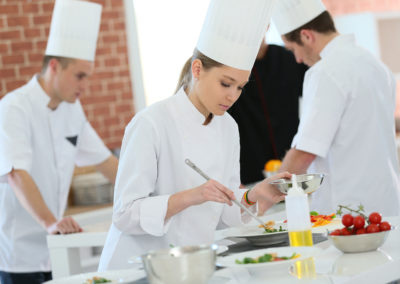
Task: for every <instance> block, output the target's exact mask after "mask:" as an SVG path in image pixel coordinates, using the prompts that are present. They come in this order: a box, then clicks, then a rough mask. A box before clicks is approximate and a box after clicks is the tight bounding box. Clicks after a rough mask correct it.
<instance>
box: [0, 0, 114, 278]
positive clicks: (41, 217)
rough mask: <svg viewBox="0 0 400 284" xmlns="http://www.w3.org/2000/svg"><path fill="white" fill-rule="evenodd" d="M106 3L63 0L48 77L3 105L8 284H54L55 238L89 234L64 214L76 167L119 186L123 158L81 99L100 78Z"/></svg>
mask: <svg viewBox="0 0 400 284" xmlns="http://www.w3.org/2000/svg"><path fill="white" fill-rule="evenodd" d="M100 17H101V5H99V4H95V3H90V2H86V1H75V0H57V1H56V3H55V7H54V11H53V17H52V22H51V29H50V35H49V39H48V43H47V48H46V53H45V57H44V60H43V68H42V72H41V73H40V74H37V75H35V76H33V78H32V79H31V81H30V82H29V83H27V84H26V85H24V86H22V87H21V88H19V89H17V90H15V91H13V92H11V93H9V94H7V95H6V96H5V97H4V98H3V99H2V100H1V101H0V177H1V179H2V180H1V183H0V283H1V284H27V283H29V284H36V283H43V282H44V281H47V280H50V279H51V267H50V260H49V253H48V249H47V242H46V235H47V234H68V233H75V232H80V231H82V229H81V227H80V226H79V224H78V223H77V222H76V221H74V220H73V219H72V218H71V217H63V214H64V210H65V207H66V203H67V197H68V192H69V187H70V184H71V179H72V176H73V171H74V166H75V165H78V166H88V165H96V166H97V169H98V170H100V171H101V172H102V173H103V174H104V175H105V176H106V177H107V178H108V179H109V180H110V181H111V182H114V180H115V176H116V171H117V164H118V160H117V159H116V158H115V157H114V156H113V155H111V153H110V151H109V150H108V149H107V148H106V147H105V145H104V144H103V142H102V141H101V139H100V138H99V136H98V135H97V134H96V132H95V131H94V129H93V128H92V126H91V125H90V123H89V122H88V121H87V119H86V117H85V114H84V112H83V109H82V106H81V104H80V103H79V100H78V97H79V96H80V95H83V94H84V93H85V91H86V89H87V87H88V78H89V77H90V75H91V74H92V73H93V67H94V57H95V51H96V42H97V36H98V32H99V26H100Z"/></svg>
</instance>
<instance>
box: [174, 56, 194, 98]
mask: <svg viewBox="0 0 400 284" xmlns="http://www.w3.org/2000/svg"><path fill="white" fill-rule="evenodd" d="M192 58H193V56H190V58H189V59H188V60H186V62H185V65H183V68H182V71H181V74H180V75H179V80H178V84H177V85H176V90H175V94H176V93H177V92H178V91H179V89H180V88H182V87H183V88H184V89H187V88H188V87H189V85H190V82H191V81H192V70H191V67H192Z"/></svg>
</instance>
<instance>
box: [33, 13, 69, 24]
mask: <svg viewBox="0 0 400 284" xmlns="http://www.w3.org/2000/svg"><path fill="white" fill-rule="evenodd" d="M71 20H72V19H71ZM50 22H51V15H48V16H35V17H33V23H34V24H35V25H43V24H48V25H50Z"/></svg>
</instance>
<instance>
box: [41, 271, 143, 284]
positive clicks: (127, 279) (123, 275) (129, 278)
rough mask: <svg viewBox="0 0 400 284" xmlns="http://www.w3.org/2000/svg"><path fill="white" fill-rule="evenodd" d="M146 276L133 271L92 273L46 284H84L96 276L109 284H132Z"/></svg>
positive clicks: (140, 272) (141, 272)
mask: <svg viewBox="0 0 400 284" xmlns="http://www.w3.org/2000/svg"><path fill="white" fill-rule="evenodd" d="M145 275H146V274H145V272H144V271H143V270H142V271H139V270H133V269H125V270H114V271H104V272H90V273H84V274H77V275H72V276H69V277H65V278H59V279H55V280H51V281H48V282H45V283H46V284H82V283H84V282H85V281H86V280H87V279H90V278H93V277H94V276H98V277H103V278H106V279H109V280H112V282H107V283H109V284H129V283H132V282H134V281H136V280H138V279H140V278H142V277H144V276H145Z"/></svg>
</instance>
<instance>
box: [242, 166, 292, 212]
mask: <svg viewBox="0 0 400 284" xmlns="http://www.w3.org/2000/svg"><path fill="white" fill-rule="evenodd" d="M291 177H292V174H290V173H288V172H283V173H279V174H277V175H274V176H272V177H269V178H266V179H264V180H263V181H261V182H259V183H257V184H256V185H255V186H254V188H253V189H252V190H250V192H249V195H248V198H249V199H250V200H251V201H257V202H258V215H259V216H261V215H263V214H264V212H265V211H267V210H268V209H269V208H270V207H271V206H272V205H274V204H275V203H278V202H280V201H282V200H284V199H285V194H283V193H282V192H280V191H279V190H278V189H277V188H276V187H275V186H273V185H272V184H270V182H271V181H273V180H277V179H281V178H288V179H290V178H291Z"/></svg>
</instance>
